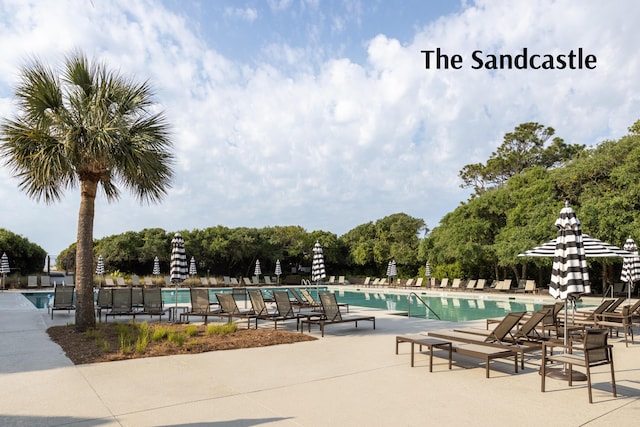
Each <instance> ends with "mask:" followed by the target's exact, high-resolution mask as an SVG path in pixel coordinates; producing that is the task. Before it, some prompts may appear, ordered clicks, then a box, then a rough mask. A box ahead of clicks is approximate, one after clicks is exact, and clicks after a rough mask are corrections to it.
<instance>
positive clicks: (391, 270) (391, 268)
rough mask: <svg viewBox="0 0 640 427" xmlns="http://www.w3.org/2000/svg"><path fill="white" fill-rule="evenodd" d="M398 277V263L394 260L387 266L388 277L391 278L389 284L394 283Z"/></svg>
mask: <svg viewBox="0 0 640 427" xmlns="http://www.w3.org/2000/svg"><path fill="white" fill-rule="evenodd" d="M397 275H398V268H397V267H396V261H395V260H393V259H392V260H391V261H389V265H388V266H387V276H389V277H390V278H391V279H390V280H389V283H391V282H393V278H394V277H396V276H397Z"/></svg>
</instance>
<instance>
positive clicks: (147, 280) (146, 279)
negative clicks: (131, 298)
mask: <svg viewBox="0 0 640 427" xmlns="http://www.w3.org/2000/svg"><path fill="white" fill-rule="evenodd" d="M143 281H144V285H145V286H146V287H148V288H153V287H154V286H155V284H154V283H153V280H152V279H151V277H149V276H145V277H144V279H143Z"/></svg>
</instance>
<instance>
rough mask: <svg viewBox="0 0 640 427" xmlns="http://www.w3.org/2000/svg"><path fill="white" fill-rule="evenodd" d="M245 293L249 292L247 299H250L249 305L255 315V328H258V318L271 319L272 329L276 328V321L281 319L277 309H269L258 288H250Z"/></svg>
mask: <svg viewBox="0 0 640 427" xmlns="http://www.w3.org/2000/svg"><path fill="white" fill-rule="evenodd" d="M247 293H248V294H249V300H250V301H251V307H252V308H253V314H254V315H255V317H254V318H255V321H256V329H258V320H269V321H272V322H273V326H274V329H278V322H279V321H281V320H283V319H280V317H279V316H278V312H277V311H272V312H270V311H269V308H268V307H267V304H266V302H265V300H264V295H263V294H262V291H261V290H260V289H250V290H248V291H247Z"/></svg>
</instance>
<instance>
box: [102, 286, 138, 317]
mask: <svg viewBox="0 0 640 427" xmlns="http://www.w3.org/2000/svg"><path fill="white" fill-rule="evenodd" d="M111 292H112V296H113V304H112V305H111V309H110V310H109V311H107V312H106V313H105V314H104V321H105V322H106V321H108V319H109V316H113V317H115V316H133V314H134V313H133V306H132V302H131V288H127V287H124V288H119V287H116V288H113V289H112V290H111Z"/></svg>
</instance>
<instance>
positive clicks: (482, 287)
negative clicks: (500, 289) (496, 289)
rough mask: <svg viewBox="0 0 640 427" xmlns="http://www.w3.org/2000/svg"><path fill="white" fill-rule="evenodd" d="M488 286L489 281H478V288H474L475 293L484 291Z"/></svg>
mask: <svg viewBox="0 0 640 427" xmlns="http://www.w3.org/2000/svg"><path fill="white" fill-rule="evenodd" d="M486 284H487V279H478V282H477V283H476V286H474V288H473V290H474V291H484V287H485V285H486Z"/></svg>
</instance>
